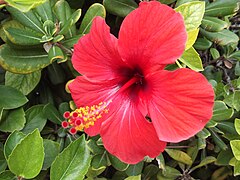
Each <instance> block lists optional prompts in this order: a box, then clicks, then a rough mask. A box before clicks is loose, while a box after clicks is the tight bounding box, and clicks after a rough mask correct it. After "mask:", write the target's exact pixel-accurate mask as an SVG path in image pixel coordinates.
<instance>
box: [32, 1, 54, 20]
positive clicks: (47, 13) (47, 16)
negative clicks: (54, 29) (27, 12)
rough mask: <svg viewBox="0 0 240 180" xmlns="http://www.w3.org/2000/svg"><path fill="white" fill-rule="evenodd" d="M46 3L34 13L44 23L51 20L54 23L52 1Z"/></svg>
mask: <svg viewBox="0 0 240 180" xmlns="http://www.w3.org/2000/svg"><path fill="white" fill-rule="evenodd" d="M45 1H46V2H45V3H44V4H42V5H40V6H37V7H36V8H35V9H34V11H36V12H37V14H38V15H39V16H40V17H41V20H42V21H43V22H45V21H47V20H51V21H53V22H54V18H53V13H52V8H51V3H50V0H45Z"/></svg>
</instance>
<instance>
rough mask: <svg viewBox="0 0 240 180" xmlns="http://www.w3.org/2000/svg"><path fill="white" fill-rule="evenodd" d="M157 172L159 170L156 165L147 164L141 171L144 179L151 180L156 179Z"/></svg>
mask: <svg viewBox="0 0 240 180" xmlns="http://www.w3.org/2000/svg"><path fill="white" fill-rule="evenodd" d="M158 171H159V168H158V167H157V166H156V165H153V164H149V165H148V166H147V167H145V168H144V170H143V174H144V179H151V178H154V177H156V175H157V173H158Z"/></svg>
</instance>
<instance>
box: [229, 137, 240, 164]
mask: <svg viewBox="0 0 240 180" xmlns="http://www.w3.org/2000/svg"><path fill="white" fill-rule="evenodd" d="M230 145H231V148H232V151H233V155H234V157H235V158H236V159H237V160H238V161H240V140H233V141H230Z"/></svg>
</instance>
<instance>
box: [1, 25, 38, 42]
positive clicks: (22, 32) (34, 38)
mask: <svg viewBox="0 0 240 180" xmlns="http://www.w3.org/2000/svg"><path fill="white" fill-rule="evenodd" d="M3 30H4V33H5V34H6V36H7V38H8V39H9V40H10V41H11V42H12V43H13V44H16V45H24V46H31V45H38V44H41V39H42V34H41V33H39V32H36V31H33V30H31V29H29V28H26V27H24V26H23V27H21V28H20V27H16V26H14V27H6V28H5V27H4V26H3Z"/></svg>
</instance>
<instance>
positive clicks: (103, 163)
mask: <svg viewBox="0 0 240 180" xmlns="http://www.w3.org/2000/svg"><path fill="white" fill-rule="evenodd" d="M108 164H109V163H108V156H107V152H106V151H104V152H103V153H102V154H97V155H95V156H93V158H92V162H91V166H92V168H93V169H100V168H102V167H107V166H108Z"/></svg>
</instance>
